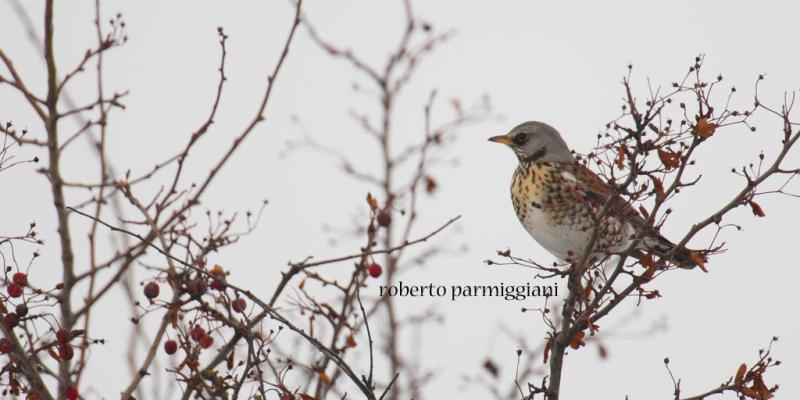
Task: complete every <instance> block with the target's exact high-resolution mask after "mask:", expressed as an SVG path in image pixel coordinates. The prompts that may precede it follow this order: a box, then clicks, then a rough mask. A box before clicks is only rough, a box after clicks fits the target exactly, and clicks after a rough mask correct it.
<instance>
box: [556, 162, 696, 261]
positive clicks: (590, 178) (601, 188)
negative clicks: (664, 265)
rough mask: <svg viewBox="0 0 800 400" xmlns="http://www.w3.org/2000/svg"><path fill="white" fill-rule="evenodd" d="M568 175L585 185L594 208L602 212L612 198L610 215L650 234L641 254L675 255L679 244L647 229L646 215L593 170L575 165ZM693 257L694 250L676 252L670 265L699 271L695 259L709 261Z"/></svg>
mask: <svg viewBox="0 0 800 400" xmlns="http://www.w3.org/2000/svg"><path fill="white" fill-rule="evenodd" d="M567 171H568V172H570V173H571V174H573V175H574V176H575V178H576V180H577V181H578V182H579V183H581V184H583V185H584V187H583V188H582V190H581V191H582V192H583V194H584V195H585V196H586V199H587V200H588V201H590V202H592V204H593V205H595V206H596V207H597V208H598V209H601V208H602V207H604V206H605V204H606V202H608V201H609V198H610V201H611V204H610V208H609V213H610V215H612V216H616V217H617V218H620V219H622V220H625V221H626V222H629V223H630V224H631V225H633V227H634V228H635V229H637V230H640V229H647V234H646V235H645V236H644V238H643V239H644V241H643V244H644V246H643V248H642V249H639V250H640V251H642V252H651V251H652V252H655V253H656V254H657V255H659V256H665V255H667V254H668V253H670V252H672V250H673V248H674V247H675V244H674V243H672V242H671V241H670V240H669V239H667V238H665V237H664V236H662V235H661V234H660V233H658V232H657V231H656V230H655V229H653V228H652V227H647V226H646V224H645V219H644V217H643V216H642V214H641V213H640V212H639V211H637V210H636V209H635V208H634V207H633V206H632V205H631V204H630V203H629V202H627V201H625V199H623V198H622V196H620V195H619V194H617V193H615V192H614V190H613V189H612V188H611V187H609V185H608V184H607V183H606V182H605V181H603V179H601V178H600V177H599V176H597V174H595V173H594V172H593V171H592V170H590V169H589V168H587V167H586V166H584V165H582V164H578V163H573V164H570V166H569V168H568V169H567ZM692 253H693V251H692V250H689V249H687V248H685V247H681V248H680V249H678V250H677V251H676V252H674V254H673V255H672V256H671V259H670V261H671V262H672V263H674V264H675V265H677V266H679V267H681V268H693V267H695V266H696V265H697V260H696V259H695V258H696V257H700V259H702V260H703V261H706V259H705V257H703V256H702V255H696V256H695V257H693V254H692ZM695 253H696V252H695ZM697 254H699V253H697ZM632 255H633V256H635V257H636V258H641V256H642V255H643V254H632Z"/></svg>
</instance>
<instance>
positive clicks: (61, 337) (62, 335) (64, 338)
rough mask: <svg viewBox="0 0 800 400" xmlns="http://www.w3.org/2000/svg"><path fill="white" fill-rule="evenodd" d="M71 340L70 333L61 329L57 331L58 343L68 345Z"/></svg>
mask: <svg viewBox="0 0 800 400" xmlns="http://www.w3.org/2000/svg"><path fill="white" fill-rule="evenodd" d="M70 339H71V338H70V334H69V332H67V331H65V330H63V329H59V330H58V331H56V340H58V343H61V344H66V343H67V342H69V340H70Z"/></svg>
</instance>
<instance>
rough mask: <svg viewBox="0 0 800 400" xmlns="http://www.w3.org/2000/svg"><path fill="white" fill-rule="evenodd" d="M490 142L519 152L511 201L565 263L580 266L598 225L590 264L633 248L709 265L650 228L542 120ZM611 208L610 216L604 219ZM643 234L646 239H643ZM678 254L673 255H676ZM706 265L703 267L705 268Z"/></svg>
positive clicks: (636, 252)
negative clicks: (605, 208) (575, 263)
mask: <svg viewBox="0 0 800 400" xmlns="http://www.w3.org/2000/svg"><path fill="white" fill-rule="evenodd" d="M489 141H492V142H496V143H501V144H504V145H506V146H508V147H509V148H511V150H513V151H514V154H516V156H517V159H518V160H519V164H518V165H517V168H516V170H515V171H514V175H513V178H512V180H511V202H512V204H513V206H514V211H515V212H516V214H517V218H518V219H519V221H520V222H521V223H522V226H523V227H524V228H525V230H526V231H527V232H528V233H529V234H530V235H531V236H532V237H533V238H534V240H536V241H537V242H538V243H539V244H540V245H541V246H542V247H544V248H545V249H546V250H547V251H548V252H550V253H551V254H552V255H554V256H555V257H557V258H558V259H560V260H562V261H565V262H578V261H579V259H580V258H581V257H582V256H583V255H584V254H583V253H584V252H585V250H586V247H587V246H588V245H589V243H590V241H591V240H592V236H593V235H594V233H593V231H594V228H595V226H596V227H597V234H596V239H595V242H594V246H593V250H592V253H591V254H589V257H588V260H587V261H591V262H602V261H604V260H607V259H608V258H609V257H610V256H612V255H619V254H621V253H622V252H625V251H626V250H628V248H629V247H631V244H632V242H633V241H634V240H635V238H636V237H637V236H640V240H638V241H637V243H636V244H635V245H634V246H633V248H632V249H631V250H630V251H629V252H628V255H629V256H632V257H634V258H636V259H639V260H640V261H641V260H643V259H644V258H645V257H647V258H648V260H652V258H650V257H652V256H655V257H660V258H662V259H663V258H664V257H666V256H668V255H669V256H670V259H664V261H666V262H667V263H669V264H671V265H674V266H677V267H680V268H686V269H690V268H694V267H696V266H697V265H698V262H700V263H701V264H702V263H703V262H704V261H706V260H705V258H704V256H702V255H700V252H696V251H693V250H689V249H688V248H685V247H681V248H679V249H677V250H674V249H675V247H676V245H675V244H674V243H673V242H671V241H670V240H668V239H667V238H665V237H664V236H662V235H661V234H660V233H658V232H657V231H656V230H655V229H654V228H652V227H647V226H646V225H647V224H646V223H645V218H644V217H643V216H642V214H641V213H640V212H639V211H638V210H636V209H635V208H634V207H633V206H632V205H631V204H630V202H628V201H625V199H623V198H622V196H620V195H619V194H618V193H616V192H615V191H614V190H613V189H612V188H611V186H609V184H607V183H606V182H605V181H604V180H603V179H601V178H600V177H599V176H597V174H595V173H594V172H593V171H592V170H591V169H589V168H588V167H586V166H585V165H583V164H581V163H579V162H577V160H576V158H575V157H574V156H573V153H572V152H571V151H570V149H569V147H568V146H567V144H566V142H565V141H564V139H563V138H562V137H561V134H560V133H559V132H558V131H557V130H556V129H555V128H553V127H552V126H550V125H548V124H546V123H544V122H539V121H528V122H523V123H521V124H519V125H517V126H515V127H514V128H513V129H512V130H511V131H509V132H508V133H507V134H505V135H499V136H493V137H491V138H489ZM607 204H608V206H607V207H608V209H607V212H606V213H605V216H606V218H604V219H603V220H602V221H600V220H599V218H600V217H601V216H602V215H600V214H603V209H604V207H606V205H607ZM640 233H641V235H639V234H640ZM673 250H674V251H673ZM702 267H703V266H702V265H701V268H702Z"/></svg>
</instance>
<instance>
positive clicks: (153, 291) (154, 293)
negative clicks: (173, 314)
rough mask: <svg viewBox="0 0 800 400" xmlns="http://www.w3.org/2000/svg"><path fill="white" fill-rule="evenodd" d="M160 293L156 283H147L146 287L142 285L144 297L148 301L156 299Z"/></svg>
mask: <svg viewBox="0 0 800 400" xmlns="http://www.w3.org/2000/svg"><path fill="white" fill-rule="evenodd" d="M160 291H161V288H160V287H159V286H158V283H155V282H148V283H147V285H144V296H145V297H147V298H148V299H155V298H156V297H158V293H159V292H160Z"/></svg>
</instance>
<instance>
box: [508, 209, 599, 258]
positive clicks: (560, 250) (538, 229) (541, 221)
mask: <svg viewBox="0 0 800 400" xmlns="http://www.w3.org/2000/svg"><path fill="white" fill-rule="evenodd" d="M526 206H527V210H526V213H525V217H524V218H523V219H520V222H522V226H524V227H525V230H526V231H528V233H529V234H530V235H531V236H532V237H533V238H534V239H535V240H536V241H537V242H538V243H539V244H540V245H541V246H542V247H544V248H545V250H547V251H549V252H550V253H552V254H553V255H554V256H556V257H558V258H559V259H561V260H567V259H573V260H574V259H575V258H577V257H580V255H581V254H583V252H584V250H585V248H586V245H587V244H588V243H589V240H590V239H591V232H590V231H583V230H580V229H579V228H578V227H577V226H574V225H572V226H571V225H563V224H554V223H553V222H552V220H550V219H549V218H548V217H547V215H546V214H545V213H544V212H543V211H542V210H541V209H539V208H535V207H532V206H530V205H526Z"/></svg>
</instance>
